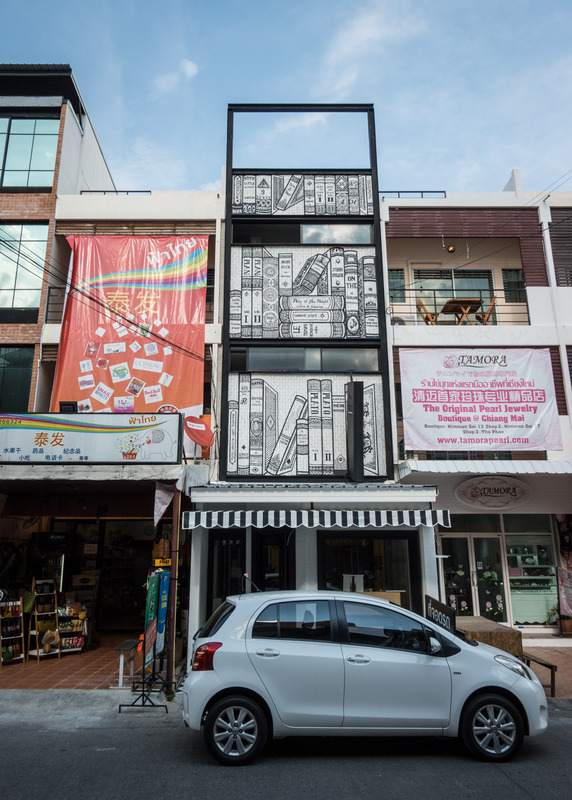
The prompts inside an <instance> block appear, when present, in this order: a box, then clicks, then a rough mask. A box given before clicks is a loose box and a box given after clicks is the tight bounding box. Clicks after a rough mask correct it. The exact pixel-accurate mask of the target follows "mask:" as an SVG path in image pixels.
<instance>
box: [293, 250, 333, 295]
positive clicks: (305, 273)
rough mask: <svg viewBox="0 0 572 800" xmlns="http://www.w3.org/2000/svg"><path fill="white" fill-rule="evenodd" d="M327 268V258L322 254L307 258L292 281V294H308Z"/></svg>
mask: <svg viewBox="0 0 572 800" xmlns="http://www.w3.org/2000/svg"><path fill="white" fill-rule="evenodd" d="M327 266H328V256H327V255H325V254H323V253H318V254H317V255H315V256H311V257H310V258H308V259H307V261H306V262H305V263H304V266H303V267H302V269H301V270H300V272H299V273H298V274H297V275H296V278H295V279H294V283H293V285H292V294H310V292H312V291H313V290H314V289H315V288H316V284H317V283H318V279H319V278H320V275H321V274H322V272H323V271H324V269H326V267H327Z"/></svg>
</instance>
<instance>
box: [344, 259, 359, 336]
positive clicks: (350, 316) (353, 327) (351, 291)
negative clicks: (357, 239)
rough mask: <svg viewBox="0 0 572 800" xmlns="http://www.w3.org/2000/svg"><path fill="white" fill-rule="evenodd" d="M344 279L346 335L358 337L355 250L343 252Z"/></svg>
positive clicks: (356, 263)
mask: <svg viewBox="0 0 572 800" xmlns="http://www.w3.org/2000/svg"><path fill="white" fill-rule="evenodd" d="M344 280H345V289H346V331H347V335H348V337H350V338H351V337H353V338H355V337H359V336H360V334H361V331H360V324H359V292H358V256H357V251H356V250H346V251H345V253H344Z"/></svg>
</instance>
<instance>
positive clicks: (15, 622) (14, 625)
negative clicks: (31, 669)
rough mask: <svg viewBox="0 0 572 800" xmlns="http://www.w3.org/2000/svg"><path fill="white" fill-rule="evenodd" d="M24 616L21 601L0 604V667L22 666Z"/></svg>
mask: <svg viewBox="0 0 572 800" xmlns="http://www.w3.org/2000/svg"><path fill="white" fill-rule="evenodd" d="M23 623H24V614H23V608H22V601H21V600H11V601H7V602H4V603H0V667H2V666H4V664H18V663H19V664H23V663H24V661H25V660H26V659H25V652H24V624H23Z"/></svg>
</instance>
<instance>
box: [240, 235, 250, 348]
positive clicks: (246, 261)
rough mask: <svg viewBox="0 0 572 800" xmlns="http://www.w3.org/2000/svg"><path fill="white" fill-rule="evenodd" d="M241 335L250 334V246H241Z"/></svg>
mask: <svg viewBox="0 0 572 800" xmlns="http://www.w3.org/2000/svg"><path fill="white" fill-rule="evenodd" d="M241 328H242V330H241V335H242V337H243V338H245V339H250V337H251V336H252V247H243V248H242V325H241Z"/></svg>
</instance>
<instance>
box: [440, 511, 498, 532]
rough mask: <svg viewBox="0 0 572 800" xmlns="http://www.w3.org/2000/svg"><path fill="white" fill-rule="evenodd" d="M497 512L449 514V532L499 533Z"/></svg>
mask: <svg viewBox="0 0 572 800" xmlns="http://www.w3.org/2000/svg"><path fill="white" fill-rule="evenodd" d="M500 529H501V528H500V516H499V515H498V514H451V528H450V529H449V533H499V532H500Z"/></svg>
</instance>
